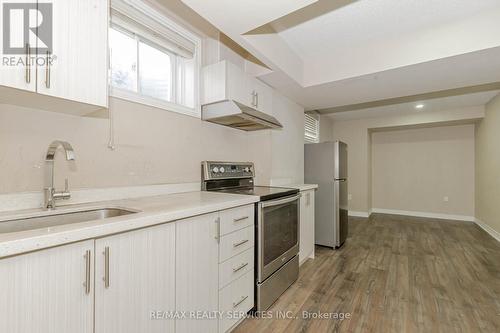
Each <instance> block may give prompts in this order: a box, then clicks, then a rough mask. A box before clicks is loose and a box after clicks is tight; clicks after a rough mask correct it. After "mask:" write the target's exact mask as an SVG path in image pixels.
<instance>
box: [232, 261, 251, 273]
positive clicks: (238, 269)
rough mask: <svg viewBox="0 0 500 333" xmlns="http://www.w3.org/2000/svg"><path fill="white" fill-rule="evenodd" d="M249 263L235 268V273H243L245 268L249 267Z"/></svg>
mask: <svg viewBox="0 0 500 333" xmlns="http://www.w3.org/2000/svg"><path fill="white" fill-rule="evenodd" d="M247 266H248V263H244V264H241V265H240V266H238V267H236V268H233V273H236V272H239V271H241V270H242V269H243V268H245V267H247Z"/></svg>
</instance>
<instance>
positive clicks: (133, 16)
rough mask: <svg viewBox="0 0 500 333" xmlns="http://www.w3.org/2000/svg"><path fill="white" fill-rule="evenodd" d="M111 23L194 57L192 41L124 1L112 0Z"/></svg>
mask: <svg viewBox="0 0 500 333" xmlns="http://www.w3.org/2000/svg"><path fill="white" fill-rule="evenodd" d="M111 25H112V26H113V27H114V28H117V29H118V30H125V32H127V33H129V34H132V35H135V36H138V37H139V38H141V37H142V39H145V40H146V41H149V42H152V43H154V44H156V45H158V46H159V47H162V48H165V49H166V50H168V51H170V52H172V53H175V54H177V55H179V56H181V57H183V58H188V59H192V58H193V57H194V54H195V51H196V44H195V43H194V42H193V41H191V40H189V39H188V38H187V37H185V36H183V35H182V34H180V33H178V32H177V31H175V30H173V29H171V28H170V27H168V26H166V25H165V24H163V23H162V22H159V21H157V20H155V19H154V18H152V17H149V16H148V15H146V14H145V13H143V12H142V11H140V10H138V9H136V8H135V7H133V6H131V5H129V4H127V3H126V2H124V1H121V0H113V1H112V9H111Z"/></svg>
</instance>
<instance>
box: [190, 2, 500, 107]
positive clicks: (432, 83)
mask: <svg viewBox="0 0 500 333" xmlns="http://www.w3.org/2000/svg"><path fill="white" fill-rule="evenodd" d="M182 1H183V2H184V3H185V4H187V5H188V6H190V7H191V8H192V9H193V10H195V11H196V12H197V13H198V14H200V15H201V16H203V17H204V18H205V19H206V20H208V21H209V22H210V23H212V24H213V25H214V26H216V27H217V28H218V29H219V30H220V31H222V32H224V33H225V34H226V35H228V36H229V37H230V38H231V39H233V40H234V41H235V42H237V43H238V44H240V45H241V46H243V47H244V48H245V49H247V50H248V51H250V52H251V53H252V54H253V55H254V56H256V57H257V58H258V59H259V60H261V61H262V62H263V63H264V64H265V65H266V66H267V67H269V68H270V69H271V70H272V72H270V73H267V74H264V75H262V76H260V77H259V78H260V79H261V80H263V81H264V82H266V83H268V84H269V85H271V86H273V87H275V88H276V89H277V90H279V91H281V92H282V93H283V94H284V95H286V96H288V97H289V98H291V99H292V100H294V101H296V102H297V103H299V104H301V105H303V106H304V107H305V109H306V110H320V112H322V111H321V110H328V109H329V108H332V107H338V106H345V105H351V104H357V103H366V102H372V101H378V100H382V99H388V98H397V97H401V96H411V95H417V94H425V93H429V92H433V91H436V90H446V89H455V88H463V87H468V86H475V85H482V84H486V83H492V82H500V1H498V0H480V1H470V0H439V1H435V0H398V1H395V0H358V1H353V0H286V1H285V0H276V1H250V0H240V1H230V0H211V1H206V0H182Z"/></svg>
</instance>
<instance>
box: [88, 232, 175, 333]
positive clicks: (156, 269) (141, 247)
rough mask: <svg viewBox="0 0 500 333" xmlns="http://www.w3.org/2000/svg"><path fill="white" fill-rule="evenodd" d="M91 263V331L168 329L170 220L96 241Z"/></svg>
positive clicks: (171, 252) (170, 326) (171, 300)
mask: <svg viewBox="0 0 500 333" xmlns="http://www.w3.org/2000/svg"><path fill="white" fill-rule="evenodd" d="M95 264H96V268H95V270H96V288H95V289H96V290H95V333H137V332H148V333H160V332H161V333H165V332H173V331H174V328H175V326H174V325H175V322H174V320H173V319H168V318H167V317H166V316H164V314H166V313H169V312H171V313H173V311H175V223H168V224H163V225H160V226H156V227H151V228H146V229H141V230H138V231H132V232H127V233H123V234H119V235H116V236H111V237H106V238H102V239H98V240H96V263H95ZM153 312H154V313H155V314H154V316H155V317H153V315H152V313H153ZM157 312H159V314H158V313H157ZM154 318H157V319H154Z"/></svg>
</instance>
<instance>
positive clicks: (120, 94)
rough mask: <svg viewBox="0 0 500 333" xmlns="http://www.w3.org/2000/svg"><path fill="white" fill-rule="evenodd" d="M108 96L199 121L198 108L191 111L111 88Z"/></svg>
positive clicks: (183, 107)
mask: <svg viewBox="0 0 500 333" xmlns="http://www.w3.org/2000/svg"><path fill="white" fill-rule="evenodd" d="M110 96H111V97H114V98H118V99H122V100H126V101H130V102H134V103H138V104H142V105H147V106H152V107H155V108H158V109H162V110H165V111H171V112H176V113H180V114H183V115H186V116H191V117H195V118H198V119H201V109H200V107H199V106H198V107H195V108H194V109H192V108H188V107H186V106H182V105H179V104H175V103H170V102H167V101H162V100H160V99H157V98H154V97H149V96H144V95H141V94H137V93H135V92H132V91H127V90H123V89H119V88H113V87H110Z"/></svg>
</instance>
